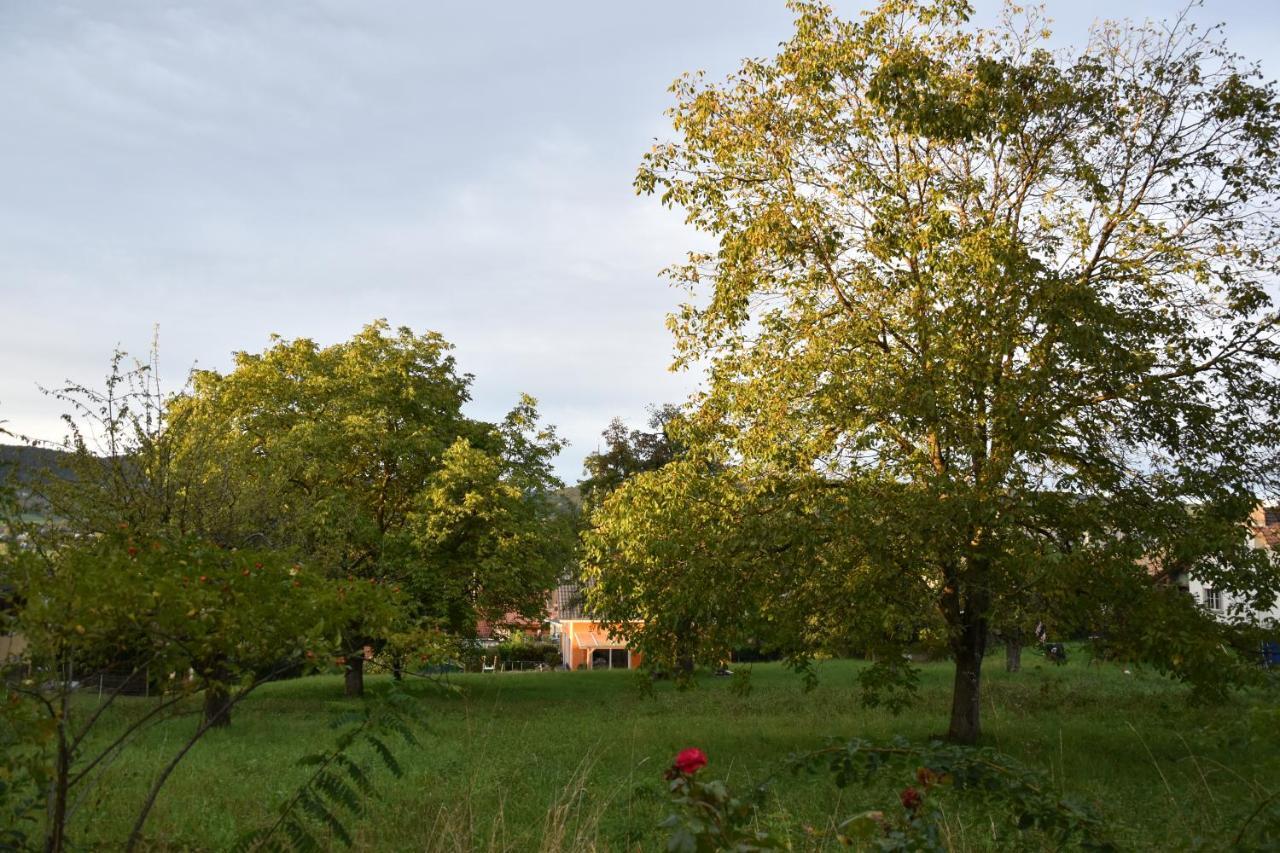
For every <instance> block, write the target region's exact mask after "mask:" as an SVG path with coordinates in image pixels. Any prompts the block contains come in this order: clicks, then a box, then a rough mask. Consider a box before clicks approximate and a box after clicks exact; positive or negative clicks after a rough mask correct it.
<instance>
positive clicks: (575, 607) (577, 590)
mask: <svg viewBox="0 0 1280 853" xmlns="http://www.w3.org/2000/svg"><path fill="white" fill-rule="evenodd" d="M549 610H550V613H549V614H548V615H549V617H550V618H551V619H553V620H564V619H590V618H591V617H590V616H588V615H587V606H586V602H585V600H584V597H583V595H582V587H581V586H580V585H579V584H578V583H577V581H565V582H564V583H562V584H560V586H558V587H556V588H555V589H554V590H552V591H551V606H550V608H549Z"/></svg>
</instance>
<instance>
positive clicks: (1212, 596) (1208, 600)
mask: <svg viewBox="0 0 1280 853" xmlns="http://www.w3.org/2000/svg"><path fill="white" fill-rule="evenodd" d="M1204 606H1205V607H1207V608H1209V609H1210V610H1221V609H1222V593H1221V592H1220V591H1219V590H1216V589H1209V588H1208V587H1205V588H1204Z"/></svg>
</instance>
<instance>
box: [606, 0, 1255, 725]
mask: <svg viewBox="0 0 1280 853" xmlns="http://www.w3.org/2000/svg"><path fill="white" fill-rule="evenodd" d="M792 8H793V9H794V11H795V12H796V18H797V19H796V30H795V34H794V36H793V37H792V38H791V39H790V40H789V41H788V42H786V43H785V44H783V45H782V47H781V50H780V52H779V53H778V55H777V56H776V57H774V58H772V59H769V60H751V61H747V62H745V63H744V64H743V65H742V67H741V69H740V70H739V71H738V72H737V73H736V74H734V75H733V76H731V77H730V78H729V79H728V80H726V81H725V82H724V83H722V84H709V83H707V82H705V81H704V80H703V79H702V78H701V77H700V76H685V77H683V78H681V79H680V80H678V81H677V82H676V83H675V85H674V86H673V92H674V93H675V98H676V104H675V107H674V108H673V109H672V111H671V113H670V114H671V116H672V120H673V124H674V127H675V130H676V134H677V137H676V139H675V140H674V141H669V142H663V143H660V144H657V145H656V146H655V147H654V148H653V150H652V151H651V152H650V153H649V154H648V155H646V157H645V158H644V162H643V164H642V166H641V168H640V170H639V173H638V176H637V180H636V185H637V188H638V190H639V191H640V192H642V193H656V194H659V195H660V196H661V198H662V200H663V202H664V203H666V204H668V205H671V206H678V207H681V208H683V210H684V211H685V214H686V218H687V220H688V222H689V223H691V224H692V225H694V226H695V227H697V228H699V229H700V230H702V231H704V232H705V233H707V234H709V235H710V236H711V237H713V238H714V240H715V247H716V248H715V249H714V250H713V251H710V252H695V253H692V254H691V255H690V256H689V258H688V260H687V262H685V263H681V264H677V265H676V266H674V267H672V268H671V269H670V270H669V274H670V277H671V278H672V279H673V280H674V281H675V282H676V283H678V284H680V285H683V286H685V287H686V288H687V289H688V291H689V292H690V294H691V299H690V301H689V303H688V304H686V305H684V306H683V307H682V308H681V309H680V310H679V311H678V312H677V313H676V314H675V315H674V316H673V318H672V326H673V329H674V330H675V337H676V347H677V364H678V365H690V364H693V363H695V362H702V361H705V363H707V364H708V365H709V387H708V390H707V393H706V395H705V396H704V398H703V399H702V401H701V405H700V409H699V412H698V413H697V415H696V417H695V420H696V421H698V422H699V423H701V425H702V431H703V435H704V436H705V441H706V442H708V444H709V446H710V447H712V448H713V450H712V451H708V452H709V453H713V454H716V455H718V458H719V459H720V460H722V461H724V462H726V463H732V464H734V465H737V466H739V468H740V471H739V472H738V473H737V474H735V480H736V481H737V482H738V483H739V484H742V485H741V486H740V487H741V488H746V489H748V490H749V492H750V494H752V495H757V494H760V495H774V496H776V495H783V494H787V493H790V494H793V495H794V497H793V498H792V499H790V500H789V501H786V502H784V503H785V504H786V505H790V506H791V507H792V509H791V510H790V511H791V512H792V514H793V515H794V517H796V518H797V519H803V518H805V517H807V516H806V513H805V511H804V508H805V507H806V506H807V505H813V506H823V505H825V504H827V503H834V504H835V505H836V506H841V505H843V506H846V507H849V508H851V509H853V510H856V511H851V512H847V513H837V514H836V516H834V517H839V518H842V519H843V520H844V521H845V522H846V524H845V526H844V527H842V528H841V529H839V530H835V529H831V526H830V525H829V524H825V523H824V524H821V525H817V526H816V527H815V528H814V530H816V531H817V533H815V534H814V535H815V536H817V537H819V539H820V541H821V542H822V543H823V545H824V548H828V549H830V550H829V559H828V558H826V557H824V558H823V560H822V561H821V562H820V563H818V564H816V565H814V566H813V568H812V571H811V572H808V573H801V574H799V575H796V576H782V577H776V578H773V579H772V582H773V583H774V584H780V585H782V586H781V587H777V586H770V587H769V588H768V591H769V592H770V593H771V594H774V596H775V597H776V596H777V595H781V594H783V593H786V592H787V591H788V590H787V588H786V585H787V584H792V583H794V584H796V585H797V586H798V587H799V588H802V589H803V588H807V585H808V586H817V587H826V588H828V589H831V590H832V591H833V592H838V591H839V589H840V584H839V583H838V581H839V580H840V579H841V578H842V576H847V577H849V578H856V579H857V583H855V584H852V585H851V587H850V588H849V589H848V590H847V592H848V593H854V592H857V594H858V595H857V597H852V596H851V595H848V594H846V595H838V596H837V597H834V598H832V599H831V600H830V602H829V604H828V605H827V606H826V607H824V608H822V609H821V611H820V612H822V613H829V612H831V611H832V610H836V609H838V610H839V611H840V612H842V613H843V614H845V617H844V618H846V619H848V620H850V621H860V622H864V623H865V622H867V621H870V620H873V619H877V618H878V615H877V614H876V612H875V611H876V610H877V609H878V608H879V606H880V603H881V601H884V600H893V599H892V598H890V596H891V595H893V594H896V593H897V592H898V591H900V590H917V592H915V593H914V595H917V596H921V597H923V599H924V600H926V601H927V602H928V603H929V607H930V608H931V609H932V610H933V614H936V617H937V618H938V619H940V620H941V623H942V624H943V625H944V628H945V636H946V640H947V643H948V646H949V648H950V652H951V655H952V657H953V659H954V661H955V683H954V692H953V702H952V709H951V720H950V726H949V731H948V734H949V737H950V738H951V739H953V740H956V741H961V742H972V741H974V740H976V739H977V738H978V736H979V734H980V730H981V729H980V717H979V709H980V680H981V668H982V660H983V656H984V653H985V651H986V643H987V637H988V631H989V628H990V625H991V623H992V620H993V618H994V617H996V616H997V615H999V614H1001V613H1003V612H1005V611H1007V610H1013V611H1016V610H1017V609H1018V608H1020V607H1022V606H1024V605H1025V604H1026V598H1027V596H1030V595H1035V596H1037V600H1038V602H1039V604H1038V606H1042V607H1044V608H1046V610H1047V611H1054V612H1056V613H1057V614H1058V615H1059V617H1060V619H1061V621H1062V623H1063V624H1080V623H1085V622H1092V623H1093V624H1100V623H1101V622H1102V621H1103V619H1104V617H1105V621H1106V623H1107V624H1108V625H1109V626H1110V628H1111V630H1112V631H1113V632H1114V633H1115V634H1116V636H1117V641H1118V642H1120V641H1121V640H1120V636H1119V635H1120V634H1122V633H1124V632H1127V633H1124V636H1125V639H1124V640H1123V643H1124V644H1127V645H1128V648H1130V649H1131V650H1133V651H1134V652H1135V653H1142V654H1147V655H1151V656H1155V657H1157V658H1159V659H1160V660H1161V663H1162V665H1163V666H1165V667H1166V668H1167V669H1168V670H1169V671H1171V672H1173V673H1174V674H1176V675H1180V676H1184V677H1190V674H1191V673H1192V671H1195V672H1197V673H1202V672H1203V671H1205V670H1206V669H1207V667H1204V666H1201V665H1200V664H1203V663H1204V662H1205V661H1206V660H1207V657H1206V656H1207V655H1211V654H1212V653H1211V652H1210V651H1207V650H1208V649H1211V648H1221V643H1220V642H1219V643H1218V645H1216V646H1215V645H1214V643H1215V642H1216V640H1213V639H1211V638H1217V639H1218V640H1221V639H1222V637H1223V632H1226V631H1227V630H1228V627H1227V626H1225V625H1221V624H1219V623H1216V622H1214V621H1213V620H1210V619H1207V617H1204V615H1203V614H1200V613H1197V611H1196V609H1195V607H1194V606H1193V605H1192V604H1191V603H1190V602H1188V601H1186V599H1185V596H1181V595H1178V594H1177V593H1176V592H1174V591H1171V590H1170V589H1169V588H1168V587H1162V586H1160V585H1159V584H1156V583H1153V582H1152V577H1153V574H1158V573H1159V572H1160V571H1162V567H1169V566H1172V565H1175V564H1176V565H1180V566H1187V567H1192V568H1193V570H1194V571H1195V572H1197V573H1199V574H1201V576H1203V577H1204V578H1205V579H1206V580H1207V581H1208V582H1212V583H1213V584H1214V585H1215V586H1221V587H1222V588H1224V589H1230V590H1231V591H1232V592H1235V593H1239V594H1240V595H1241V596H1242V598H1243V599H1244V600H1245V601H1248V602H1249V603H1250V604H1253V605H1257V604H1269V603H1270V601H1272V600H1274V598H1275V596H1276V594H1277V592H1280V572H1277V567H1276V565H1275V563H1274V562H1273V561H1271V560H1270V559H1269V558H1268V556H1267V555H1266V553H1265V552H1251V551H1250V550H1249V549H1248V548H1247V547H1246V544H1245V536H1244V530H1245V524H1246V518H1247V515H1248V512H1249V511H1250V510H1251V509H1252V507H1253V506H1254V505H1255V503H1256V501H1257V500H1258V498H1259V496H1260V495H1264V494H1266V493H1271V494H1275V491H1276V488H1277V485H1278V484H1280V475H1278V469H1277V466H1278V463H1280V453H1277V449H1278V447H1277V445H1280V432H1277V431H1276V430H1275V428H1274V424H1275V422H1276V420H1277V418H1278V417H1280V382H1278V381H1277V376H1276V365H1277V358H1278V356H1280V347H1278V346H1277V315H1276V312H1275V309H1274V307H1273V305H1272V301H1271V298H1270V297H1269V295H1268V293H1267V289H1266V288H1267V286H1268V283H1269V282H1274V281H1275V279H1276V274H1277V272H1278V271H1280V270H1278V269H1277V266H1278V261H1277V253H1276V239H1277V235H1278V234H1280V232H1278V230H1277V226H1278V225H1280V220H1278V219H1277V215H1276V210H1277V206H1276V203H1277V201H1278V200H1280V199H1277V195H1278V192H1277V190H1278V188H1280V158H1277V157H1276V145H1277V140H1278V139H1280V136H1278V134H1280V111H1278V109H1277V100H1276V91H1275V86H1274V84H1271V83H1268V82H1265V81H1263V80H1262V79H1261V78H1260V75H1259V72H1258V70H1257V68H1256V66H1251V65H1248V64H1247V63H1245V62H1244V61H1243V60H1242V59H1241V58H1240V57H1238V56H1236V55H1235V54H1232V53H1231V52H1230V51H1228V50H1227V49H1226V48H1225V46H1224V45H1223V44H1222V43H1221V42H1220V41H1219V40H1218V37H1217V36H1216V35H1215V33H1214V32H1212V31H1211V32H1209V33H1201V32H1198V31H1196V30H1195V29H1194V28H1193V27H1191V26H1190V25H1188V24H1187V23H1186V22H1185V21H1182V20H1178V21H1174V22H1172V23H1170V24H1144V25H1134V24H1129V23H1107V24H1103V25H1100V26H1098V27H1096V28H1095V29H1094V31H1093V33H1092V35H1091V37H1090V39H1089V41H1088V43H1087V44H1086V45H1085V46H1084V47H1083V48H1082V49H1079V50H1075V51H1058V52H1051V51H1049V50H1048V49H1046V48H1045V47H1044V46H1043V45H1044V38H1045V37H1046V36H1047V33H1046V32H1045V31H1044V24H1043V22H1042V21H1041V20H1039V19H1038V18H1037V17H1036V16H1035V14H1034V13H1032V14H1031V15H1030V16H1029V17H1025V18H1019V17H1018V15H1017V14H1016V10H1015V9H1014V8H1013V7H1009V9H1008V13H1007V14H1006V16H1005V19H1004V22H1003V24H1002V25H1000V26H998V27H997V28H994V29H976V28H974V27H972V26H971V25H970V24H969V23H968V19H969V16H970V8H969V6H968V5H967V4H966V3H964V2H961V0H936V2H920V0H886V2H884V3H882V4H881V5H880V6H879V7H878V8H876V9H874V10H872V11H871V12H870V13H868V14H867V15H865V16H864V17H862V18H861V19H860V20H858V21H856V22H848V21H843V20H840V19H838V18H836V17H835V16H834V15H833V14H832V12H831V11H830V10H829V9H828V8H826V7H825V6H822V5H820V4H816V3H808V2H795V3H793V4H792ZM695 473H698V472H695ZM699 475H701V474H700V473H699ZM665 480H666V482H667V484H668V488H672V489H674V488H677V487H679V484H678V483H674V482H672V481H671V478H670V477H667V478H665ZM629 488H630V487H624V488H623V490H622V492H626V491H628V489H629ZM635 488H637V489H640V488H642V486H639V485H637V486H636V487H635ZM826 491H831V492H840V493H843V495H844V496H843V497H842V498H841V499H839V500H836V501H828V500H826V499H822V500H819V499H817V498H816V497H815V496H816V495H819V494H822V493H824V492H826ZM626 500H627V499H625V498H624V497H622V496H621V494H620V495H619V496H618V498H617V501H618V503H617V504H616V510H617V512H618V513H619V517H618V518H617V519H615V520H614V521H615V522H616V523H615V524H614V525H613V526H614V527H615V528H616V529H621V527H620V526H621V525H622V524H623V521H624V517H625V516H626V515H627V514H628V513H638V514H640V515H641V516H642V517H649V516H650V514H652V513H654V512H658V511H660V509H658V508H656V504H655V502H654V501H648V502H640V503H639V505H637V506H636V508H635V509H634V510H624V508H623V507H624V502H625V501H626ZM778 500H780V499H779V498H777V497H775V498H774V501H775V502H777V501H778ZM730 533H731V532H722V533H720V534H717V535H712V534H710V533H708V534H707V535H706V538H707V539H708V540H709V541H715V540H717V539H726V540H727V543H726V544H728V545H732V546H734V547H731V548H730V549H729V550H728V551H726V552H725V553H726V559H725V565H726V566H727V567H734V568H736V567H737V566H738V565H740V564H741V563H742V562H743V561H744V560H745V559H746V557H745V556H744V555H751V556H752V557H753V558H757V559H758V556H759V555H760V554H761V553H762V551H763V550H764V549H767V548H769V547H772V544H773V543H772V540H764V541H754V540H750V539H747V538H744V537H736V536H732V535H730ZM797 535H799V534H797ZM617 542H618V540H617V539H616V538H613V539H610V540H609V542H605V543H597V548H596V551H597V555H598V557H599V558H600V565H599V566H598V571H599V572H600V573H601V574H608V572H609V571H610V567H611V564H610V562H609V560H608V554H609V547H606V546H610V545H613V546H616V545H617ZM621 570H623V571H625V567H623V568H622V569H621ZM633 580H634V581H635V584H638V585H640V586H643V583H644V581H643V579H635V578H633ZM730 585H732V586H733V588H734V589H735V590H736V589H737V588H738V587H739V586H741V584H740V583H739V582H738V580H737V579H736V578H735V579H734V580H733V581H732V582H730V581H726V582H724V583H718V584H714V585H710V586H706V587H704V588H703V589H701V590H699V594H700V595H702V596H704V597H709V596H711V595H714V594H717V593H718V592H720V591H723V589H724V588H725V587H726V586H730ZM633 586H634V585H633ZM877 590H880V591H882V593H883V594H880V595H876V594H874V593H875V591H877ZM760 595H761V596H763V595H764V592H763V591H762V592H761V593H760ZM758 597H759V596H757V598H758ZM907 600H908V601H911V600H912V599H907ZM820 604H821V602H819V605H820ZM743 606H744V607H745V606H747V604H746V603H744V605H743ZM751 606H752V607H758V606H759V605H758V602H753V603H751ZM929 615H930V614H923V613H922V614H921V618H926V617H928V616H929ZM1239 615H1240V616H1241V617H1243V614H1239ZM819 618H820V617H819ZM1175 618H1176V619H1177V620H1179V621H1178V623H1177V627H1174V625H1173V624H1171V623H1169V622H1167V621H1158V622H1154V623H1152V622H1151V621H1149V620H1150V619H1159V620H1171V619H1175ZM1188 626H1191V627H1188ZM1192 628H1194V630H1192ZM797 630H798V629H797ZM891 633H892V632H891ZM1192 636H1194V637H1196V638H1198V639H1197V640H1196V641H1195V644H1194V648H1190V647H1188V648H1187V649H1185V650H1183V649H1181V648H1180V650H1179V652H1178V653H1177V654H1175V655H1173V656H1172V657H1170V656H1167V655H1166V654H1165V653H1164V652H1162V651H1160V649H1159V646H1160V645H1161V643H1163V644H1164V645H1166V646H1179V647H1180V646H1181V645H1182V644H1183V642H1184V640H1185V642H1188V643H1189V642H1191V641H1190V640H1186V639H1185V638H1189V637H1192ZM1202 641H1204V642H1202ZM1184 651H1185V653H1186V654H1184V653H1183V652H1184ZM1200 652H1204V654H1200ZM1188 655H1189V656H1190V657H1188ZM1192 660H1195V661H1198V662H1199V663H1197V664H1193V663H1192V662H1191V661H1192Z"/></svg>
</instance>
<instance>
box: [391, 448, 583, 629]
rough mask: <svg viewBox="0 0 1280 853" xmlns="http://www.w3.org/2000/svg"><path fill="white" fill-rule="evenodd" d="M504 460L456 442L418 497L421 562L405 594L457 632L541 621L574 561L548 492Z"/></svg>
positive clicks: (411, 530) (409, 570)
mask: <svg viewBox="0 0 1280 853" xmlns="http://www.w3.org/2000/svg"><path fill="white" fill-rule="evenodd" d="M516 473H517V471H514V470H512V469H511V468H509V467H508V466H507V465H506V464H504V461H503V460H502V459H501V458H500V457H495V456H492V455H489V454H487V453H484V452H483V451H481V450H478V449H476V448H474V447H472V446H471V445H470V444H467V443H466V442H465V441H463V440H462V439H459V440H458V442H456V443H455V444H454V445H453V446H451V447H450V448H449V449H448V450H447V451H445V453H444V458H443V460H442V463H441V467H440V468H439V470H437V471H436V472H434V473H433V474H432V475H431V476H430V477H429V478H428V480H427V482H426V483H425V484H424V487H423V489H422V491H421V492H419V494H418V495H417V496H416V497H415V499H414V503H413V508H412V509H411V510H410V513H409V516H408V518H407V520H406V528H407V529H406V534H405V539H406V541H408V542H409V543H411V545H412V548H413V553H414V554H415V555H418V559H417V560H415V561H414V563H413V564H412V565H410V566H408V567H406V569H405V576H406V581H405V583H406V588H407V589H408V590H409V591H410V593H411V594H412V595H413V596H414V597H415V598H416V599H417V600H418V601H420V602H422V606H423V608H424V614H425V615H426V616H428V617H430V618H434V619H438V620H441V621H442V622H444V623H445V624H447V625H448V626H449V628H450V629H451V630H452V631H454V632H455V633H459V634H462V633H470V632H471V631H473V630H474V628H475V623H476V620H477V619H489V620H491V621H495V622H499V621H502V620H503V619H504V618H505V617H506V615H507V614H509V613H514V614H517V615H520V616H525V617H528V618H533V619H540V618H541V617H542V616H543V614H544V610H545V607H546V595H547V591H548V590H549V589H550V588H551V586H552V585H554V583H555V581H556V579H557V578H558V576H559V574H560V573H561V572H562V571H563V568H564V566H565V564H566V563H567V562H568V560H569V559H570V557H571V548H572V527H571V522H570V517H569V516H568V515H566V514H565V513H563V512H562V511H561V510H560V508H559V506H558V505H557V504H555V503H554V502H553V501H552V499H551V497H550V495H549V494H548V490H547V488H546V487H547V486H548V485H549V483H548V482H545V481H544V482H542V483H541V487H540V488H538V489H536V490H535V489H532V488H522V487H521V485H520V483H519V479H518V477H516V476H513V475H515V474H516Z"/></svg>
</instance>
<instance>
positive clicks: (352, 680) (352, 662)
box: [346, 649, 364, 697]
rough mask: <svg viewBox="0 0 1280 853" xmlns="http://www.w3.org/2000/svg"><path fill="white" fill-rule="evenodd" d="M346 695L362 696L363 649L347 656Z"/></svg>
mask: <svg viewBox="0 0 1280 853" xmlns="http://www.w3.org/2000/svg"><path fill="white" fill-rule="evenodd" d="M346 675H347V679H346V681H347V695H348V696H355V697H360V696H363V695H364V649H360V650H359V651H357V652H355V653H354V654H349V655H347V673H346Z"/></svg>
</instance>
